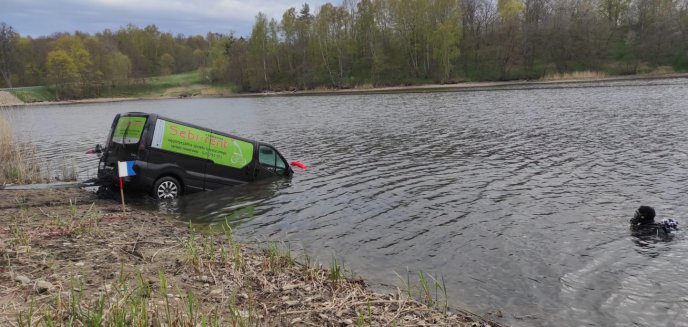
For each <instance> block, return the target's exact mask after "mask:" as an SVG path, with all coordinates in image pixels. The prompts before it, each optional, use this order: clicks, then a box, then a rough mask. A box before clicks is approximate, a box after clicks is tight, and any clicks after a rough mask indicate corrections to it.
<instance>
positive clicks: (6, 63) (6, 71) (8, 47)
mask: <svg viewBox="0 0 688 327" xmlns="http://www.w3.org/2000/svg"><path fill="white" fill-rule="evenodd" d="M17 38H19V35H18V34H17V33H16V32H15V31H14V29H13V28H12V26H10V25H7V24H5V22H0V74H2V77H3V78H4V79H5V84H6V85H7V86H8V87H12V78H11V75H12V74H11V72H10V66H11V63H12V59H13V56H14V50H15V46H16V42H17Z"/></svg>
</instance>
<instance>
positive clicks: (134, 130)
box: [106, 116, 148, 163]
mask: <svg viewBox="0 0 688 327" xmlns="http://www.w3.org/2000/svg"><path fill="white" fill-rule="evenodd" d="M147 120H148V117H146V116H119V118H118V119H117V122H116V123H115V124H114V125H115V128H114V129H113V131H112V135H111V136H110V140H108V143H107V152H106V158H107V162H108V163H116V162H117V161H127V160H136V159H139V158H138V154H139V143H140V142H141V135H142V134H143V129H144V127H145V126H146V121H147Z"/></svg>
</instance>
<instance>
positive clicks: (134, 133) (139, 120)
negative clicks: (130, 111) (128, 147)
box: [112, 116, 146, 144]
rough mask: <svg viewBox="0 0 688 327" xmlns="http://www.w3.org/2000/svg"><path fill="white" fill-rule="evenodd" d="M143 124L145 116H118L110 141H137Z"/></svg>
mask: <svg viewBox="0 0 688 327" xmlns="http://www.w3.org/2000/svg"><path fill="white" fill-rule="evenodd" d="M145 125H146V117H130V116H123V117H119V121H117V126H115V131H114V132H113V133H112V142H115V143H119V144H136V143H139V140H140V139H141V133H143V127H144V126H145Z"/></svg>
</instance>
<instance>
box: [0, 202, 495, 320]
mask: <svg viewBox="0 0 688 327" xmlns="http://www.w3.org/2000/svg"><path fill="white" fill-rule="evenodd" d="M0 222H2V226H3V227H0V234H2V237H1V238H0V254H1V255H2V257H3V260H2V263H0V281H1V283H2V285H5V286H4V287H3V288H0V305H2V307H3V308H5V310H3V312H2V313H0V324H5V323H7V324H12V325H15V324H14V323H13V322H17V325H18V326H32V325H34V324H39V323H40V322H43V323H45V324H47V323H48V322H49V321H51V322H53V323H55V324H56V325H62V324H63V323H65V322H68V321H73V320H76V321H78V322H81V323H82V324H85V325H89V322H93V319H94V317H95V318H97V319H99V320H97V321H99V322H100V323H99V324H97V325H100V324H103V325H114V324H116V322H117V321H127V322H129V324H131V325H138V324H139V323H141V324H143V325H146V326H148V325H152V326H163V325H168V326H169V325H194V326H195V325H198V324H199V323H200V322H201V321H203V322H205V323H207V325H208V326H224V325H260V326H278V325H279V326H283V325H299V326H300V325H316V326H352V325H366V326H368V325H375V326H382V325H385V326H391V325H397V326H422V325H450V326H460V327H467V326H476V327H477V326H500V324H499V323H496V322H492V321H489V320H486V319H483V318H480V317H479V316H477V315H474V314H471V313H470V312H467V311H464V310H457V309H454V308H450V307H449V304H448V303H447V302H446V293H445V294H444V297H443V295H442V291H441V287H442V286H441V285H438V284H436V283H435V284H433V285H425V286H423V287H422V285H420V284H418V285H413V286H411V285H409V286H407V287H408V290H406V289H399V288H397V290H396V291H391V292H389V293H377V292H374V291H372V290H370V289H369V288H368V286H367V283H366V282H365V280H364V279H361V278H360V277H357V276H350V274H351V273H350V271H348V269H347V268H346V267H344V266H342V265H341V264H338V263H337V262H336V260H335V261H334V262H333V263H330V265H329V268H323V267H322V265H319V264H318V263H316V262H313V261H312V258H310V257H308V255H306V254H297V253H296V252H297V251H292V249H291V248H290V247H289V245H287V244H284V243H280V242H279V241H269V242H266V244H264V245H258V246H256V245H246V244H242V243H241V242H238V241H236V240H235V236H234V234H233V232H232V229H231V227H229V225H228V224H227V225H225V224H220V225H218V226H215V227H214V228H212V229H211V228H210V227H209V226H205V225H191V224H190V223H184V222H182V221H180V220H176V219H175V218H174V217H173V216H170V215H168V214H164V213H160V212H156V211H150V210H143V209H138V208H136V207H135V206H130V207H128V209H127V212H126V214H124V213H122V207H121V203H118V202H117V201H115V200H112V199H99V198H97V197H96V195H95V194H94V193H92V192H89V191H86V190H82V189H60V190H21V191H19V190H16V191H10V190H1V191H0ZM220 227H221V228H220ZM410 280H411V281H413V276H411V279H410ZM405 287H406V286H405ZM438 287H440V288H439V290H438ZM428 288H429V289H430V291H426V292H427V293H423V291H422V290H423V289H426V290H427V289H428ZM432 290H434V292H433V291H432ZM410 292H412V293H413V294H414V295H415V296H418V299H414V298H412V297H410V296H408V293H410ZM438 297H439V300H437V299H438ZM118 319H119V320H118Z"/></svg>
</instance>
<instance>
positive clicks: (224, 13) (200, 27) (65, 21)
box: [0, 0, 341, 38]
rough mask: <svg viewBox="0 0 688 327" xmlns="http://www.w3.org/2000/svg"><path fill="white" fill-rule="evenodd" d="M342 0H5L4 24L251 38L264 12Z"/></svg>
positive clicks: (35, 30) (0, 13) (27, 29)
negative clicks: (132, 27)
mask: <svg viewBox="0 0 688 327" xmlns="http://www.w3.org/2000/svg"><path fill="white" fill-rule="evenodd" d="M327 2H331V3H334V4H339V2H341V1H339V0H336V1H332V0H331V1H326V0H0V22H5V23H6V24H8V25H10V26H12V27H13V28H14V30H15V31H16V32H17V33H19V34H20V35H22V36H31V37H34V38H36V37H40V36H48V35H51V34H53V33H57V32H69V33H73V32H75V31H81V32H86V33H89V34H95V33H96V32H100V31H103V30H105V29H110V30H113V31H116V30H118V29H119V28H120V27H124V26H126V25H128V24H133V25H136V26H138V27H141V28H143V27H145V26H147V25H152V24H155V25H156V26H157V27H158V29H159V30H160V31H161V32H170V33H172V34H173V35H177V34H184V35H187V36H188V35H197V34H200V35H204V36H205V35H206V33H208V32H215V33H222V34H228V33H230V32H234V33H235V34H236V35H237V36H248V35H250V34H251V28H252V26H253V23H254V22H255V17H256V15H257V14H258V12H263V13H264V14H266V15H267V16H268V18H275V19H276V20H277V21H279V20H280V19H281V17H282V14H283V13H284V12H285V11H286V10H287V9H289V8H291V7H294V8H296V9H297V10H298V9H300V8H301V6H302V5H303V3H308V4H309V6H310V9H311V13H315V12H316V11H317V9H318V8H320V6H321V5H323V4H324V3H327Z"/></svg>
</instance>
